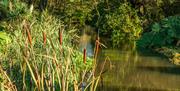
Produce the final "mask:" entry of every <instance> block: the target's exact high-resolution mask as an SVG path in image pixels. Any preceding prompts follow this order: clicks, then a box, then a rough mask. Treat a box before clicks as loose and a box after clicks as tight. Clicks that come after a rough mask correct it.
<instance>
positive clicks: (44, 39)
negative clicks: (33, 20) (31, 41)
mask: <svg viewBox="0 0 180 91" xmlns="http://www.w3.org/2000/svg"><path fill="white" fill-rule="evenodd" d="M42 34H43V46H44V48H45V47H46V33H45V32H44V31H43V32H42Z"/></svg>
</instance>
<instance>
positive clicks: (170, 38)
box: [138, 16, 180, 47]
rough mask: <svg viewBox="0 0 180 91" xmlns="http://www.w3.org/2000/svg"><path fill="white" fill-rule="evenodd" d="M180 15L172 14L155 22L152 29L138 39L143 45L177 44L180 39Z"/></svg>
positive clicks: (140, 44)
mask: <svg viewBox="0 0 180 91" xmlns="http://www.w3.org/2000/svg"><path fill="white" fill-rule="evenodd" d="M179 30H180V17H179V16H171V17H168V18H165V19H163V20H161V21H160V22H159V23H154V24H153V25H152V27H151V31H150V32H147V33H144V34H143V36H142V37H141V39H140V40H139V41H138V46H141V47H162V46H175V45H176V42H177V41H178V40H180V31H179Z"/></svg>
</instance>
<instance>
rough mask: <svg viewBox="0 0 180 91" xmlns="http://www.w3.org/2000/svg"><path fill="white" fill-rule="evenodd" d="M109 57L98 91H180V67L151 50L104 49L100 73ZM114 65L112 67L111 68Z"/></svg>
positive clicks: (99, 62) (99, 64)
mask: <svg viewBox="0 0 180 91" xmlns="http://www.w3.org/2000/svg"><path fill="white" fill-rule="evenodd" d="M107 56H108V57H109V58H110V61H109V62H107V64H106V65H105V68H104V69H103V70H104V71H105V73H103V75H102V77H101V80H100V82H99V87H98V91H168V90H169V91H173V90H178V89H179V90H180V67H177V66H175V65H172V64H171V63H169V61H168V60H167V59H166V58H164V57H163V56H161V55H158V54H156V53H153V52H151V51H143V50H140V51H130V50H128V51H125V50H123V51H121V50H119V49H104V50H102V51H101V52H100V53H99V59H98V70H97V73H98V72H99V71H100V69H101V67H102V64H103V62H104V60H105V57H107ZM109 65H111V66H109Z"/></svg>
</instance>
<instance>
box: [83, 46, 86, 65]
mask: <svg viewBox="0 0 180 91" xmlns="http://www.w3.org/2000/svg"><path fill="white" fill-rule="evenodd" d="M83 63H84V64H86V48H84V53H83Z"/></svg>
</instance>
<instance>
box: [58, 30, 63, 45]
mask: <svg viewBox="0 0 180 91" xmlns="http://www.w3.org/2000/svg"><path fill="white" fill-rule="evenodd" d="M62 41H63V38H62V31H61V30H59V43H60V45H61V46H62Z"/></svg>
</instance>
